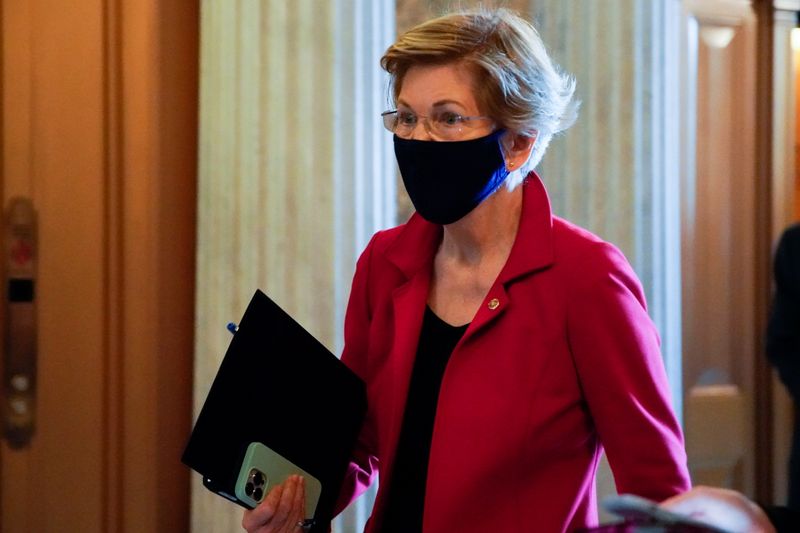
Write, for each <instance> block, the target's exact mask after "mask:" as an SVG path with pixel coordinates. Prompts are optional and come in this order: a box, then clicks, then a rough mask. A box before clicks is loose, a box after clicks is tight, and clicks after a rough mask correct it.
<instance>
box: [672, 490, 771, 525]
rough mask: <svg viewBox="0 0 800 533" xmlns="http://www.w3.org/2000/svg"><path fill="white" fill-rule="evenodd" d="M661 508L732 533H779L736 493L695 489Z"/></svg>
mask: <svg viewBox="0 0 800 533" xmlns="http://www.w3.org/2000/svg"><path fill="white" fill-rule="evenodd" d="M661 506H662V507H664V508H665V509H668V510H669V511H672V512H673V513H677V514H680V515H683V516H687V517H689V518H692V519H694V520H697V521H698V522H703V523H706V524H708V525H710V526H715V527H718V528H720V529H724V530H726V531H730V532H731V533H775V528H774V527H772V524H771V523H770V521H769V519H768V518H767V515H766V514H764V511H762V510H761V508H760V507H759V506H758V505H756V504H755V503H753V502H751V501H750V500H748V499H747V498H746V497H745V496H744V495H743V494H741V493H739V492H736V491H733V490H727V489H718V488H713V487H695V488H693V489H692V490H690V491H688V492H684V493H683V494H679V495H678V496H673V497H672V498H669V499H668V500H664V501H663V502H661Z"/></svg>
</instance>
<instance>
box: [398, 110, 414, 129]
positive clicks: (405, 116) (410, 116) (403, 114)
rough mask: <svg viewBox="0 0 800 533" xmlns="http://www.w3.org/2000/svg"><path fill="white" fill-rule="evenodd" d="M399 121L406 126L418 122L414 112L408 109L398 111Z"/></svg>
mask: <svg viewBox="0 0 800 533" xmlns="http://www.w3.org/2000/svg"><path fill="white" fill-rule="evenodd" d="M397 122H398V123H399V124H403V125H404V126H411V125H414V124H416V123H417V116H416V115H415V114H414V113H409V112H407V111H398V113H397Z"/></svg>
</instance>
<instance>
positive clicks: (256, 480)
mask: <svg viewBox="0 0 800 533" xmlns="http://www.w3.org/2000/svg"><path fill="white" fill-rule="evenodd" d="M253 484H254V485H255V486H257V487H260V486H262V485H263V484H264V474H262V473H261V472H256V473H255V474H254V475H253Z"/></svg>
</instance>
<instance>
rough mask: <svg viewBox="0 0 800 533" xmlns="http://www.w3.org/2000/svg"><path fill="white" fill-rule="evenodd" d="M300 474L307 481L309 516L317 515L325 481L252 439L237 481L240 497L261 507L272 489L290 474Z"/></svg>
mask: <svg viewBox="0 0 800 533" xmlns="http://www.w3.org/2000/svg"><path fill="white" fill-rule="evenodd" d="M294 474H299V475H301V476H303V478H304V479H305V481H306V515H305V518H313V517H314V512H315V511H316V509H317V502H318V501H319V495H320V493H321V492H322V484H321V483H320V482H319V480H318V479H317V478H315V477H314V476H312V475H311V474H309V473H308V472H306V471H305V470H303V469H302V468H300V467H299V466H297V465H295V464H294V463H292V462H291V461H289V460H288V459H286V458H285V457H283V456H282V455H280V454H279V453H277V452H275V451H274V450H272V449H271V448H269V447H267V446H265V445H264V444H262V443H260V442H251V443H250V445H249V446H248V447H247V452H246V453H245V455H244V461H242V468H241V470H239V478H238V480H237V481H236V497H237V498H239V501H242V502H244V503H245V504H246V505H248V506H249V507H250V508H251V509H253V508H255V507H256V506H258V504H259V503H261V501H262V500H263V499H264V497H265V496H266V495H267V493H268V492H269V491H270V489H271V488H272V487H273V486H275V485H279V484H281V483H283V482H284V481H285V480H286V479H287V478H288V477H289V476H291V475H294Z"/></svg>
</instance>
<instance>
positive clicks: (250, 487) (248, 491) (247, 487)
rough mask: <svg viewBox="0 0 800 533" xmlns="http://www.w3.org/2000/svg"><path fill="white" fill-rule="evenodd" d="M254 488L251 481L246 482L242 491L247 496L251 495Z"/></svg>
mask: <svg viewBox="0 0 800 533" xmlns="http://www.w3.org/2000/svg"><path fill="white" fill-rule="evenodd" d="M254 489H255V487H253V484H252V483H248V484H247V485H245V486H244V493H245V494H247V495H248V496H252V495H253V490H254ZM258 492H261V490H260V489H259V491H258ZM257 499H258V498H256V500H257Z"/></svg>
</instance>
